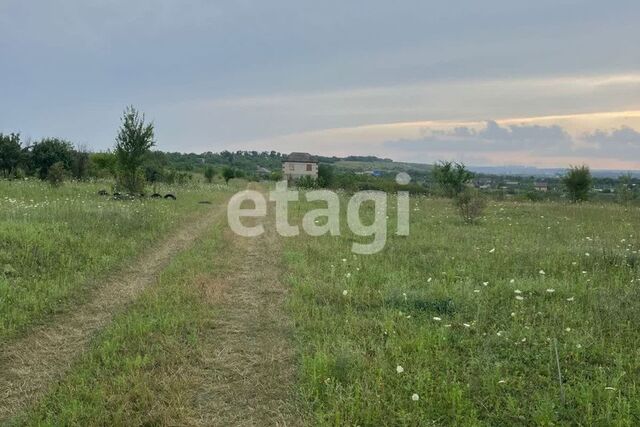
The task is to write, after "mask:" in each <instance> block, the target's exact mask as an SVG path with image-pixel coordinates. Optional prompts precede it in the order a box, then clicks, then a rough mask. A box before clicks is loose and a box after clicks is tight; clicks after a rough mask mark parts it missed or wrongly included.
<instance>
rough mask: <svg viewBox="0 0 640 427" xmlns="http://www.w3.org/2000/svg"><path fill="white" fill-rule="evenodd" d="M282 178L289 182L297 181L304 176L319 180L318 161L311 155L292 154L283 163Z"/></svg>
mask: <svg viewBox="0 0 640 427" xmlns="http://www.w3.org/2000/svg"><path fill="white" fill-rule="evenodd" d="M282 176H283V177H284V178H285V179H286V180H287V181H295V180H296V179H299V178H302V177H303V176H310V177H311V178H313V179H317V178H318V161H317V160H316V159H314V158H313V156H311V154H309V153H291V154H289V156H287V158H286V159H285V161H284V162H282Z"/></svg>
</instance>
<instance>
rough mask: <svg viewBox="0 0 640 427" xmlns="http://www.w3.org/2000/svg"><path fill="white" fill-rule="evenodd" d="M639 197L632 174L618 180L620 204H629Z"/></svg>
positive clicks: (617, 191)
mask: <svg viewBox="0 0 640 427" xmlns="http://www.w3.org/2000/svg"><path fill="white" fill-rule="evenodd" d="M637 197H638V193H637V191H636V189H635V185H634V183H633V177H632V176H631V174H630V173H627V174H625V175H622V176H621V177H620V178H618V186H617V187H616V198H617V199H618V202H619V203H622V204H628V203H630V202H632V201H633V200H635V199H636V198H637Z"/></svg>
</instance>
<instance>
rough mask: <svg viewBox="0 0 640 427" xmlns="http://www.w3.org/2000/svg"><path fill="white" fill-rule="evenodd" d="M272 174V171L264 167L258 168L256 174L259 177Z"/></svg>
mask: <svg viewBox="0 0 640 427" xmlns="http://www.w3.org/2000/svg"><path fill="white" fill-rule="evenodd" d="M270 173H271V171H270V170H269V169H267V168H263V167H262V166H258V167H257V168H256V174H257V175H259V176H267V175H269V174H270Z"/></svg>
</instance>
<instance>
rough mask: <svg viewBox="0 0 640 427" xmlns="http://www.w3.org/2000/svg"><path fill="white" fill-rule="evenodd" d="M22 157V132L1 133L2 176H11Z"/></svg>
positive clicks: (0, 161) (0, 158) (0, 167)
mask: <svg viewBox="0 0 640 427" xmlns="http://www.w3.org/2000/svg"><path fill="white" fill-rule="evenodd" d="M21 157H22V148H21V146H20V134H19V133H12V134H9V135H3V134H1V133H0V171H2V176H4V177H5V178H6V177H9V176H11V175H12V174H13V173H14V172H15V169H16V167H17V166H18V163H19V162H20V159H21Z"/></svg>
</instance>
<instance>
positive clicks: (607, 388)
mask: <svg viewBox="0 0 640 427" xmlns="http://www.w3.org/2000/svg"><path fill="white" fill-rule="evenodd" d="M604 389H605V390H615V389H616V388H615V387H605V388H604Z"/></svg>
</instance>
